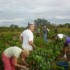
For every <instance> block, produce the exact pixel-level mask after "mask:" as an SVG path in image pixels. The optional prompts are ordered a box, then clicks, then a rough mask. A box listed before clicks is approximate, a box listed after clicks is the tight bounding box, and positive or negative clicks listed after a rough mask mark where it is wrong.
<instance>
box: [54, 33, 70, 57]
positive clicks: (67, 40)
mask: <svg viewBox="0 0 70 70" xmlns="http://www.w3.org/2000/svg"><path fill="white" fill-rule="evenodd" d="M55 39H56V40H57V41H58V40H61V41H62V40H63V39H64V40H65V41H64V47H63V51H64V57H66V52H67V49H70V37H69V36H67V35H65V34H57V35H56V38H55Z"/></svg>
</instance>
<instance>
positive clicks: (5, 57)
mask: <svg viewBox="0 0 70 70" xmlns="http://www.w3.org/2000/svg"><path fill="white" fill-rule="evenodd" d="M28 56H29V51H28V50H22V49H21V48H19V47H17V46H12V47H9V48H7V49H6V50H5V51H4V52H3V54H2V61H3V63H4V70H15V67H18V68H23V69H24V70H27V69H28V68H27V66H28V64H27V63H26V61H25V60H26V58H27V57H28ZM18 58H20V59H21V60H22V62H23V63H24V65H21V64H19V63H18Z"/></svg>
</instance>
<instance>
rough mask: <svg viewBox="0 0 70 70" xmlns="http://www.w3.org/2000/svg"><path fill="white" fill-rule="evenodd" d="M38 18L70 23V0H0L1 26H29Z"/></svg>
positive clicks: (58, 22) (52, 21)
mask: <svg viewBox="0 0 70 70" xmlns="http://www.w3.org/2000/svg"><path fill="white" fill-rule="evenodd" d="M37 18H44V19H47V20H48V21H50V22H51V23H56V24H60V23H61V24H63V23H70V0H0V26H10V25H11V24H15V25H18V26H27V23H28V22H33V21H34V20H35V19H37Z"/></svg>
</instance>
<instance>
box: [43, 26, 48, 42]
mask: <svg viewBox="0 0 70 70" xmlns="http://www.w3.org/2000/svg"><path fill="white" fill-rule="evenodd" d="M48 31H49V29H48V28H47V27H46V26H44V27H43V39H44V41H45V42H47V35H48Z"/></svg>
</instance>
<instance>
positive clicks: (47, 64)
mask: <svg viewBox="0 0 70 70" xmlns="http://www.w3.org/2000/svg"><path fill="white" fill-rule="evenodd" d="M23 30H24V29H23V28H4V27H3V28H0V70H3V63H2V60H1V55H2V53H3V51H4V50H5V49H6V48H7V47H10V46H15V45H16V46H19V47H21V44H22V43H21V42H20V40H19V35H20V34H21V32H22V31H23ZM69 32H70V29H69V28H58V33H64V34H66V35H68V36H70V33H69ZM34 34H35V33H34ZM54 35H55V32H54V29H53V28H52V29H50V32H49V33H48V43H45V42H44V41H43V38H42V37H36V36H35V35H34V36H35V39H34V43H35V45H36V46H37V47H36V49H35V50H34V51H32V53H31V54H30V56H29V58H28V59H27V62H28V63H29V66H30V70H64V68H63V67H59V66H57V62H58V61H59V60H58V59H57V57H58V56H59V55H60V54H61V50H63V43H64V40H63V41H58V42H57V41H54V40H52V37H53V36H54Z"/></svg>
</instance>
